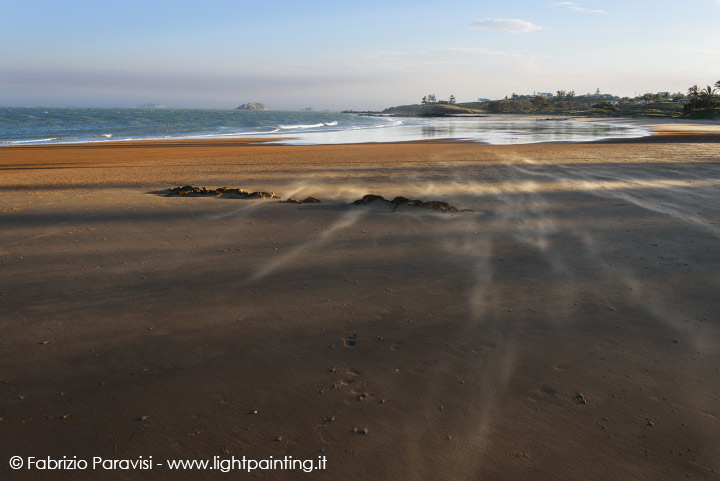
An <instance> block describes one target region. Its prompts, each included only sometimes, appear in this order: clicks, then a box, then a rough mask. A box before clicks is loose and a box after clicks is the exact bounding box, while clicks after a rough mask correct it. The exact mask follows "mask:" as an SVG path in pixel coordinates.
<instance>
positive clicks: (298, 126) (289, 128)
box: [278, 122, 337, 130]
mask: <svg viewBox="0 0 720 481" xmlns="http://www.w3.org/2000/svg"><path fill="white" fill-rule="evenodd" d="M335 124H337V122H335ZM318 127H325V124H324V123H319V124H312V125H311V124H307V125H279V126H278V128H279V129H280V130H293V129H316V128H318Z"/></svg>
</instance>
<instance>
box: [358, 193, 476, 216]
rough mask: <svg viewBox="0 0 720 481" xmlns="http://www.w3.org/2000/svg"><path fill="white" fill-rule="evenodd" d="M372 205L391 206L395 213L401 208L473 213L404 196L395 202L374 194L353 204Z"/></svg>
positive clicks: (436, 202) (445, 204)
mask: <svg viewBox="0 0 720 481" xmlns="http://www.w3.org/2000/svg"><path fill="white" fill-rule="evenodd" d="M372 203H378V204H385V205H387V206H389V207H390V206H391V207H392V208H393V211H397V209H398V208H399V207H400V206H409V207H420V208H422V209H433V210H439V211H442V212H472V211H471V210H469V209H463V210H459V209H458V208H457V207H455V206H453V205H450V204H448V203H447V202H441V201H439V200H430V201H423V200H410V199H408V198H407V197H402V196H398V197H395V198H394V199H393V200H387V199H386V198H385V197H383V196H381V195H374V194H368V195H365V196H363V198H362V199H358V200H356V201H355V202H353V205H368V204H372Z"/></svg>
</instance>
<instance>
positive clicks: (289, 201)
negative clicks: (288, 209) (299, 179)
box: [281, 197, 320, 204]
mask: <svg viewBox="0 0 720 481" xmlns="http://www.w3.org/2000/svg"><path fill="white" fill-rule="evenodd" d="M281 202H285V203H286V204H317V203H319V202H320V199H316V198H315V197H306V198H305V199H303V200H298V199H287V200H283V201H281Z"/></svg>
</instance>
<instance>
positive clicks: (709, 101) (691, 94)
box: [685, 80, 720, 112]
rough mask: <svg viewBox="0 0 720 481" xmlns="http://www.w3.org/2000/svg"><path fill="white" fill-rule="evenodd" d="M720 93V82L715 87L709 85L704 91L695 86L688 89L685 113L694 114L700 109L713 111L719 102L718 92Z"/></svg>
mask: <svg viewBox="0 0 720 481" xmlns="http://www.w3.org/2000/svg"><path fill="white" fill-rule="evenodd" d="M719 91H720V80H718V81H717V82H715V85H714V86H712V85H708V86H707V87H705V88H704V89H702V88H698V86H697V85H693V86H692V87H690V88H689V89H688V93H687V100H688V101H687V103H686V104H685V111H688V112H692V111H694V110H698V109H704V110H713V109H714V108H715V105H717V101H718V92H719Z"/></svg>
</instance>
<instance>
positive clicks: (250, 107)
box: [235, 102, 267, 110]
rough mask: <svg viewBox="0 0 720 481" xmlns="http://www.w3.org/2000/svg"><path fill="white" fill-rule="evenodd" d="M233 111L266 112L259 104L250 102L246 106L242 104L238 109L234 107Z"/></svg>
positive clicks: (263, 106)
mask: <svg viewBox="0 0 720 481" xmlns="http://www.w3.org/2000/svg"><path fill="white" fill-rule="evenodd" d="M235 110H267V108H266V107H265V105H263V104H261V103H260V102H250V103H248V104H242V105H241V106H239V107H235Z"/></svg>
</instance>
